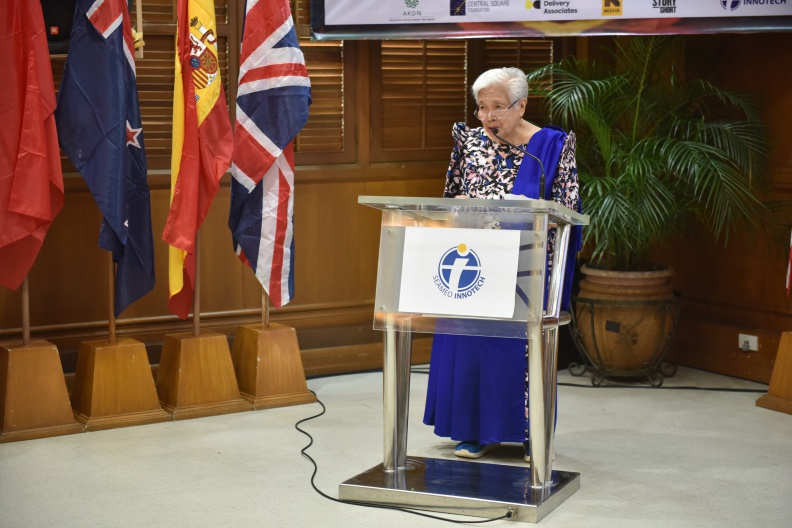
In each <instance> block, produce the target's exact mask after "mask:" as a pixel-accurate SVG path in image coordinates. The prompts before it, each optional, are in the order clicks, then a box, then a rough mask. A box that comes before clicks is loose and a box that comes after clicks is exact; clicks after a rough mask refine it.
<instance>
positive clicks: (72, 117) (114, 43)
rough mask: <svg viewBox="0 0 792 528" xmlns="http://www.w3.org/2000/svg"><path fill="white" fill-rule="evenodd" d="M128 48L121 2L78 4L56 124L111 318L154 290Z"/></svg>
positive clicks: (148, 213)
mask: <svg viewBox="0 0 792 528" xmlns="http://www.w3.org/2000/svg"><path fill="white" fill-rule="evenodd" d="M133 53H134V45H133V39H132V27H131V25H130V22H129V11H128V10H127V6H126V2H125V0H77V8H76V11H75V14H74V24H73V26H72V35H71V43H70V45H69V55H68V57H67V58H66V67H65V69H64V71H63V77H62V80H61V84H60V90H59V92H58V107H57V110H56V111H55V120H56V122H57V125H58V139H59V141H60V146H61V148H62V149H63V151H64V152H66V154H67V155H68V156H69V159H70V160H71V161H72V163H74V165H75V167H77V170H78V171H80V174H81V175H82V177H83V178H84V179H85V182H86V183H87V184H88V188H89V189H90V191H91V194H92V195H93V197H94V199H95V200H96V203H97V205H98V206H99V209H100V211H101V212H102V215H103V216H104V219H103V220H102V227H101V229H100V231H99V247H101V248H102V249H106V250H108V251H111V252H112V253H113V261H114V262H115V263H116V264H117V269H116V277H115V306H114V310H115V315H116V316H118V315H119V314H120V313H121V312H123V311H124V309H125V308H126V307H127V306H129V305H130V304H131V303H132V302H134V301H136V300H137V299H139V298H140V297H142V296H143V295H145V294H146V293H148V292H150V291H151V290H152V289H153V288H154V241H153V237H152V232H151V200H150V198H149V189H148V183H147V181H146V154H145V149H144V145H143V127H142V124H141V121H140V108H139V105H138V95H137V82H136V78H135V75H136V74H135V59H134V55H133Z"/></svg>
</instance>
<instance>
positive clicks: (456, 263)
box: [434, 243, 485, 299]
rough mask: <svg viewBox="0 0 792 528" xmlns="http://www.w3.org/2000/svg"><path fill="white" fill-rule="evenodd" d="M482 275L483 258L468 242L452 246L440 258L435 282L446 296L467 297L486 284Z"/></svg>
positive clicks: (453, 297)
mask: <svg viewBox="0 0 792 528" xmlns="http://www.w3.org/2000/svg"><path fill="white" fill-rule="evenodd" d="M484 281H485V278H484V277H482V276H481V260H480V259H479V256H478V255H477V254H476V252H475V251H473V250H472V249H470V248H469V247H468V246H467V244H464V243H462V244H459V245H458V246H455V247H452V248H450V249H449V250H448V251H446V252H445V253H444V254H443V256H442V257H441V258H440V262H439V263H438V265H437V275H435V277H434V283H435V286H436V287H437V289H438V290H439V291H440V293H442V294H443V295H445V296H446V297H449V298H452V299H465V298H467V297H470V296H471V295H474V294H475V293H476V292H477V291H479V290H480V289H481V287H482V286H484Z"/></svg>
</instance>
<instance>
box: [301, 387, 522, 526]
mask: <svg viewBox="0 0 792 528" xmlns="http://www.w3.org/2000/svg"><path fill="white" fill-rule="evenodd" d="M308 392H310V393H312V394H313V395H314V396H316V393H315V392H314V391H312V390H310V389H309V390H308ZM316 403H318V404H319V405H321V406H322V412H320V413H319V414H315V415H313V416H309V417H308V418H303V419H302V420H300V421H299V422H297V423H296V424H294V428H295V429H297V430H298V431H300V432H301V433H302V434H304V435H305V436H307V437H308V440H309V442H308V445H307V446H305V447H303V448H302V450H300V453H301V454H302V456H304V457H305V458H307V459H308V460H310V461H311V464H313V467H314V470H313V474H311V486H312V487H313V489H314V491H316V493H318V494H319V495H321V496H322V497H324V498H325V499H328V500H331V501H333V502H340V503H341V504H352V505H354V506H365V507H367V508H379V509H383V510H396V511H400V512H404V513H412V514H413V515H420V516H421V517H428V518H430V519H437V520H438V521H446V522H451V523H456V524H483V523H488V522H492V521H499V520H501V519H510V518H511V517H513V516H514V511H512V510H511V509H510V510H509V511H508V512H507V513H506V514H505V515H503V516H501V517H495V518H494V519H485V520H483V521H457V520H454V519H447V518H445V517H437V516H435V515H429V514H427V513H421V512H417V511H413V510H408V509H407V508H400V507H398V506H387V505H384V504H367V503H362V502H349V501H342V500H341V499H336V498H335V497H331V496H330V495H328V494H326V493H325V492H323V491H322V490H320V489H319V488H317V487H316V483H315V482H314V480H315V479H316V473H317V472H318V471H319V466H318V465H317V464H316V461H315V460H314V459H313V458H311V455H309V454H308V453H307V452H306V451H308V448H310V447H311V446H312V445H313V437H312V436H311V435H310V434H308V433H307V432H306V431H304V430H303V429H300V424H302V423H305V422H307V421H309V420H313V419H314V418H319V417H320V416H322V415H323V414H324V413H325V410H326V409H325V406H324V403H322V400H320V399H319V397H318V396H317V397H316Z"/></svg>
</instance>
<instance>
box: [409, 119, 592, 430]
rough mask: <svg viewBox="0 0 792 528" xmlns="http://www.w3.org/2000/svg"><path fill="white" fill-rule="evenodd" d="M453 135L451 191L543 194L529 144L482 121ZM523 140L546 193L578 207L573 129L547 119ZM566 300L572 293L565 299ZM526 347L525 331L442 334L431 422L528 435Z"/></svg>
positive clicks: (435, 355) (429, 400) (434, 360)
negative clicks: (501, 139)
mask: <svg viewBox="0 0 792 528" xmlns="http://www.w3.org/2000/svg"><path fill="white" fill-rule="evenodd" d="M452 135H453V137H454V141H455V146H454V150H453V152H452V154H451V163H450V165H449V167H448V173H447V176H446V186H445V192H444V196H445V197H454V196H460V195H463V196H467V197H470V198H491V199H503V197H504V194H508V193H514V194H524V195H525V196H528V197H529V198H535V197H537V196H538V194H539V193H538V186H539V175H540V172H541V171H540V169H539V164H538V163H535V161H532V160H531V159H530V158H528V157H527V156H526V158H528V162H526V163H527V164H526V166H525V167H522V162H523V152H521V151H520V150H519V149H514V148H512V147H509V146H508V145H501V144H499V143H497V142H493V141H492V140H490V139H489V137H488V136H487V135H486V133H485V132H484V130H483V129H482V128H468V126H467V125H465V124H464V123H456V124H455V125H454V128H453V131H452ZM522 147H523V148H526V149H527V150H528V152H530V153H531V154H534V155H535V156H537V157H539V159H541V160H542V163H543V165H544V167H545V168H546V172H547V175H546V182H545V196H550V197H551V198H550V199H553V200H555V201H557V202H559V203H561V204H563V205H565V206H566V207H569V208H570V209H574V210H579V202H580V201H579V188H578V181H577V167H576V164H575V135H574V133H569V134H566V133H565V132H564V131H563V130H561V129H559V128H557V127H545V128H542V129H540V130H539V131H538V132H536V133H535V134H534V135H533V136H532V137H531V139H530V141H529V142H528V144H527V145H523V146H522ZM521 167H522V169H521ZM576 235H577V240H573V246H572V247H571V250H570V251H569V254H570V257H571V260H570V259H568V260H567V279H568V280H567V281H566V282H567V283H570V282H571V277H572V271H573V269H574V256H575V253H576V251H575V250H576V249H577V246H578V244H579V233H577V234H576ZM554 238H555V237H554V233H553V235H552V236H551V237H549V239H548V260H549V259H550V258H551V255H552V245H553V241H554ZM573 238H575V237H574V236H573ZM570 264H571V265H570ZM568 290H569V288H566V291H568ZM566 302H568V296H567V298H566V299H565V302H564V303H562V304H566ZM525 354H526V340H525V339H506V338H493V337H478V336H457V335H443V334H436V335H435V337H434V343H433V345H432V357H431V362H430V368H429V383H428V387H427V396H426V407H425V410H424V423H425V424H426V425H433V426H434V432H435V434H437V435H438V436H442V437H449V438H451V439H453V440H455V441H465V440H468V441H476V442H478V443H480V444H491V443H497V442H523V441H525V440H526V438H527V435H528V430H527V426H528V416H527V408H528V407H527V405H526V403H527V399H526V383H525V381H526V380H525V374H526V373H525V371H526V365H527V361H526V357H525Z"/></svg>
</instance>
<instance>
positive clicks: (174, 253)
mask: <svg viewBox="0 0 792 528" xmlns="http://www.w3.org/2000/svg"><path fill="white" fill-rule="evenodd" d="M177 11H178V26H177V31H176V34H177V39H176V75H175V81H174V89H173V152H172V158H171V207H170V213H169V214H168V219H167V221H166V223H165V231H164V232H163V233H162V238H163V240H165V242H167V243H168V244H170V246H171V247H170V265H169V273H168V284H169V289H170V302H169V306H170V310H171V311H172V312H173V313H175V314H176V315H178V316H179V317H181V318H182V319H185V318H186V317H187V315H188V314H189V313H190V308H191V306H192V300H193V291H194V290H195V288H194V279H195V238H196V235H197V234H198V229H199V228H200V227H201V224H202V223H203V220H204V218H206V214H207V213H208V212H209V206H210V205H211V203H212V199H213V198H214V196H215V194H216V193H217V189H218V188H219V186H220V178H221V177H222V176H223V174H224V173H225V171H226V170H227V169H228V167H229V166H230V165H231V155H232V153H233V151H234V138H233V136H232V133H231V119H230V118H229V116H228V108H227V107H226V99H225V93H224V91H223V86H222V81H221V79H220V68H219V63H220V61H219V60H218V51H217V31H216V29H215V27H216V26H215V17H214V12H215V10H214V1H213V0H179V2H178V7H177Z"/></svg>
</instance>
